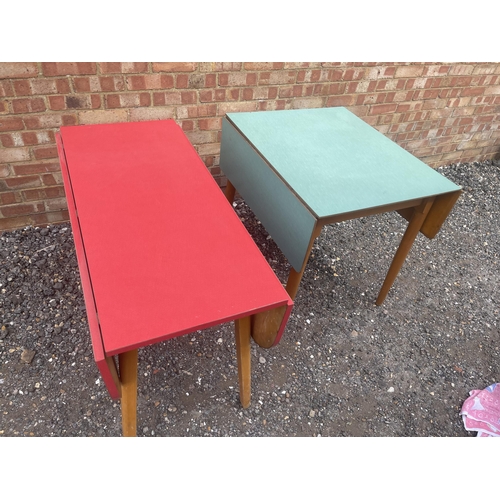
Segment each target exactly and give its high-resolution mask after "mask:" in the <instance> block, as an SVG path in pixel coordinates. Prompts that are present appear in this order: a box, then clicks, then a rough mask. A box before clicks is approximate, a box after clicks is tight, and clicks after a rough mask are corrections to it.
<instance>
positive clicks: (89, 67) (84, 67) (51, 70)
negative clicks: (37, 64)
mask: <svg viewBox="0 0 500 500" xmlns="http://www.w3.org/2000/svg"><path fill="white" fill-rule="evenodd" d="M42 72H43V74H44V75H45V76H64V75H94V74H96V73H97V64H96V63H93V62H47V63H42Z"/></svg>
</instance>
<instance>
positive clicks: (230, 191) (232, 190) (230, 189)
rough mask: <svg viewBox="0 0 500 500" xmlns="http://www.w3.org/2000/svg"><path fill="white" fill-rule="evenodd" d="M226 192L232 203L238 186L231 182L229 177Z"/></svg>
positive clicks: (228, 199)
mask: <svg viewBox="0 0 500 500" xmlns="http://www.w3.org/2000/svg"><path fill="white" fill-rule="evenodd" d="M224 194H225V195H226V198H227V201H229V203H231V205H232V204H233V201H234V195H235V194H236V188H235V187H234V186H233V185H232V184H231V182H229V179H228V180H227V184H226V190H225V192H224Z"/></svg>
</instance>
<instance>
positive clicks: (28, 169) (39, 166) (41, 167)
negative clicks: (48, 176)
mask: <svg viewBox="0 0 500 500" xmlns="http://www.w3.org/2000/svg"><path fill="white" fill-rule="evenodd" d="M13 167H14V173H15V175H29V174H40V173H45V172H49V171H53V170H58V169H59V164H58V163H27V164H25V165H13Z"/></svg>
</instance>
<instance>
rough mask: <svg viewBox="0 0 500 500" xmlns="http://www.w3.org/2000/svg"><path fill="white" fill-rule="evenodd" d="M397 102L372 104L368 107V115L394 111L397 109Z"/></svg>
mask: <svg viewBox="0 0 500 500" xmlns="http://www.w3.org/2000/svg"><path fill="white" fill-rule="evenodd" d="M397 107H398V105H397V104H379V105H375V106H372V107H371V108H370V112H369V114H370V115H378V114H386V113H394V112H395V111H396V109H397Z"/></svg>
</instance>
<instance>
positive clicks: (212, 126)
mask: <svg viewBox="0 0 500 500" xmlns="http://www.w3.org/2000/svg"><path fill="white" fill-rule="evenodd" d="M198 127H199V129H200V130H220V129H221V127H222V119H221V118H204V119H201V120H199V121H198Z"/></svg>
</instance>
